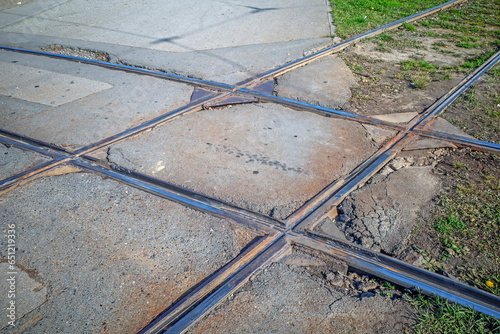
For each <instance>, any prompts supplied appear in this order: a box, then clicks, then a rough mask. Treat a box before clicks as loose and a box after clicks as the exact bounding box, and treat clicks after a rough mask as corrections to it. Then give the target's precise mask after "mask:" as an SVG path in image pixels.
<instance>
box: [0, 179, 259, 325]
mask: <svg viewBox="0 0 500 334" xmlns="http://www.w3.org/2000/svg"><path fill="white" fill-rule="evenodd" d="M26 203H30V205H26ZM54 203H57V205H54ZM0 217H1V220H2V222H4V223H5V225H3V226H4V227H3V228H4V229H5V228H6V226H7V224H15V225H16V227H15V231H16V247H17V253H16V263H17V264H18V265H20V266H22V267H23V268H26V270H29V271H30V272H32V273H33V274H36V276H37V277H38V278H39V279H40V280H41V281H43V282H44V286H48V294H47V296H46V298H47V300H46V302H45V303H43V304H40V305H38V304H39V303H34V304H25V305H23V307H25V308H28V307H29V308H30V309H32V311H31V312H30V313H29V314H26V315H25V316H24V317H23V318H20V319H19V320H18V321H17V322H16V328H23V333H75V332H86V333H90V332H92V333H97V332H110V333H135V332H137V331H138V330H140V329H141V328H142V327H143V326H145V325H146V324H148V323H149V321H151V320H152V319H153V318H154V317H155V316H157V315H158V313H160V312H161V311H163V310H164V309H165V308H166V307H167V306H168V305H169V304H170V303H172V302H173V301H174V300H176V299H177V298H179V297H180V296H181V295H182V294H183V293H184V292H185V291H186V290H188V289H190V288H191V287H193V286H194V285H195V284H197V283H198V282H200V281H201V280H202V279H204V278H205V277H206V276H207V275H209V274H211V273H213V272H214V271H215V270H216V269H218V268H219V267H221V266H222V265H224V264H226V263H227V262H229V261H230V260H231V259H232V258H234V257H235V256H236V255H237V254H238V253H239V252H240V250H241V248H242V247H243V246H244V245H246V244H247V243H248V242H249V241H250V240H252V239H253V238H254V237H255V235H254V234H252V233H250V232H248V231H246V230H242V228H241V227H237V226H235V225H233V224H232V223H231V222H230V221H228V220H222V219H218V218H215V217H212V216H208V215H206V214H202V213H200V212H196V211H193V210H190V209H187V208H184V207H182V206H180V205H178V204H174V203H172V202H169V201H165V200H163V199H161V198H158V197H155V196H153V195H149V194H147V193H144V192H141V191H139V190H136V189H134V188H130V187H128V186H124V185H121V184H119V183H116V182H114V181H111V180H103V179H102V178H100V177H98V176H96V175H92V174H85V173H73V174H68V175H64V176H56V177H46V178H40V179H37V180H35V181H32V182H31V183H28V184H26V185H24V186H21V187H18V188H16V189H14V190H12V191H11V192H9V193H7V194H4V195H3V196H1V197H0ZM4 232H5V233H6V231H4ZM6 242H7V241H6V238H1V239H0V246H1V247H0V256H1V257H2V258H6V256H7V254H6V251H7V246H6ZM2 273H3V271H2ZM42 289H43V288H42ZM23 291H24V290H23ZM40 291H41V290H40ZM30 293H31V292H30ZM37 300H38V299H37ZM18 302H19V303H22V299H18ZM27 303H28V302H27ZM67 310H71V312H67ZM7 332H8V333H10V331H9V330H6V329H4V330H0V333H7Z"/></svg>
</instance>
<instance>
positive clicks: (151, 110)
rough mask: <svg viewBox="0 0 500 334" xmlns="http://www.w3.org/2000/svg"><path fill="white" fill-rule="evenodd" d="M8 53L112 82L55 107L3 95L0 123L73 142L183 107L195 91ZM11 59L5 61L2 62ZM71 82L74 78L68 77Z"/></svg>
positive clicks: (51, 139)
mask: <svg viewBox="0 0 500 334" xmlns="http://www.w3.org/2000/svg"><path fill="white" fill-rule="evenodd" d="M3 54H4V55H5V56H6V58H5V60H6V61H18V64H16V65H26V64H31V63H33V62H35V61H36V64H37V67H38V68H39V70H40V71H44V70H45V71H50V73H51V75H52V76H54V77H57V76H59V75H60V74H62V75H66V74H67V76H70V77H78V78H80V80H87V79H88V77H95V78H96V79H98V80H99V81H104V80H105V82H107V83H105V85H109V86H112V88H110V89H106V90H103V91H100V92H98V93H95V94H92V95H90V96H87V97H85V98H81V99H78V100H75V101H73V102H71V103H66V104H64V105H61V106H54V107H50V108H43V107H42V105H40V104H33V103H28V102H26V101H23V100H19V99H12V98H7V97H2V96H1V95H0V102H1V103H2V109H1V110H0V115H1V117H0V127H2V128H4V129H7V130H9V131H13V132H17V133H19V134H22V135H25V136H29V137H32V138H36V139H39V140H42V141H46V142H49V143H54V144H57V145H61V146H65V147H70V148H75V147H79V146H84V145H86V144H90V143H92V142H95V141H97V140H100V139H103V138H106V137H109V136H112V135H114V134H116V133H118V132H121V131H123V130H125V129H128V128H131V127H133V126H136V125H139V124H141V123H143V122H145V121H147V120H150V119H152V118H154V117H157V116H159V115H161V114H163V113H166V112H168V111H172V110H174V109H176V108H178V107H181V106H183V105H185V104H187V103H188V102H189V99H190V97H191V94H192V91H193V88H192V87H190V86H187V85H183V84H178V83H174V82H171V81H167V80H162V79H156V78H152V77H146V76H139V75H135V74H127V73H123V72H119V71H111V70H106V69H102V68H98V67H95V66H90V65H84V64H78V63H72V62H67V61H63V60H54V59H42V58H40V57H36V58H34V57H33V56H28V57H26V56H25V55H18V54H12V53H8V52H4V53H3ZM12 59H16V60H12ZM9 65H10V64H9V63H6V62H0V68H5V67H6V66H7V67H8V66H9ZM61 72H62V73H61ZM63 77H64V76H63ZM70 82H71V81H70ZM75 82H76V81H75ZM80 82H82V81H80ZM1 85H2V83H0V86H1ZM67 86H71V84H69V82H67ZM60 88H61V94H64V93H65V90H66V89H67V88H64V89H63V86H62V85H61V86H60ZM4 115H5V117H4ZM42 124H43V126H42Z"/></svg>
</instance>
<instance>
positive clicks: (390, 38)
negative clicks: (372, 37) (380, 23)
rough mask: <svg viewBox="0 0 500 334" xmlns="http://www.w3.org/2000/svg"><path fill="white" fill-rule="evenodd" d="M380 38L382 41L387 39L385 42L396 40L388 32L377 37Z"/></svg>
mask: <svg viewBox="0 0 500 334" xmlns="http://www.w3.org/2000/svg"><path fill="white" fill-rule="evenodd" d="M377 39H378V40H381V41H385V42H389V41H393V40H394V37H392V36H391V35H389V34H388V33H385V32H384V33H382V34H381V35H380V36H378V37H377Z"/></svg>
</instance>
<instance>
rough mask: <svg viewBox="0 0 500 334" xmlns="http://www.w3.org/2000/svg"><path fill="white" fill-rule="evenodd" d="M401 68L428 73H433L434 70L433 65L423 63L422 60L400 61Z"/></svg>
mask: <svg viewBox="0 0 500 334" xmlns="http://www.w3.org/2000/svg"><path fill="white" fill-rule="evenodd" d="M401 68H402V69H403V70H419V69H423V70H427V71H429V72H433V71H435V70H436V68H435V67H434V65H432V64H430V63H428V62H426V61H424V60H421V61H418V62H417V61H415V60H407V61H402V62H401Z"/></svg>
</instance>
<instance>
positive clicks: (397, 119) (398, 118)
mask: <svg viewBox="0 0 500 334" xmlns="http://www.w3.org/2000/svg"><path fill="white" fill-rule="evenodd" d="M417 115H418V113H417V112H402V113H394V114H385V115H375V116H373V118H376V119H379V120H381V121H385V122H391V123H396V124H400V123H408V122H410V121H411V120H412V119H414V118H415V117H416V116H417Z"/></svg>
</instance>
